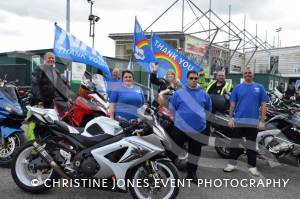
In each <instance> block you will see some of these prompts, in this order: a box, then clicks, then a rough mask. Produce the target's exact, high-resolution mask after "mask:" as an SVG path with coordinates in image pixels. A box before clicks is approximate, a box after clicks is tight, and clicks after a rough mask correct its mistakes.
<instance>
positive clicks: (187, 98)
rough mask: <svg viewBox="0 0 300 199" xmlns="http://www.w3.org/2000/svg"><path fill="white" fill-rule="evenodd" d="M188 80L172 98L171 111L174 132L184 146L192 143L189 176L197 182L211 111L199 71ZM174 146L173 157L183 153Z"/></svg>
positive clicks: (188, 76) (189, 150) (189, 146)
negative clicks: (200, 80)
mask: <svg viewBox="0 0 300 199" xmlns="http://www.w3.org/2000/svg"><path fill="white" fill-rule="evenodd" d="M187 79H188V84H187V85H186V86H185V87H183V88H182V89H179V90H177V91H176V92H175V93H174V94H173V96H171V98H170V111H171V113H172V114H173V116H174V128H173V130H172V132H171V134H170V136H171V137H172V139H173V141H174V142H175V143H176V145H177V146H178V147H180V148H182V147H183V145H184V143H185V142H187V143H188V152H189V155H188V164H187V171H188V174H187V178H188V179H192V180H193V182H197V179H198V177H197V174H196V171H197V164H198V160H199V158H200V154H201V146H202V144H203V143H206V140H207V136H206V135H204V134H203V131H204V130H205V128H206V117H207V113H208V112H211V100H210V97H209V95H208V94H207V93H206V92H205V91H204V90H203V89H202V88H201V87H199V86H198V85H197V82H198V79H199V77H198V73H197V72H196V71H189V72H188V74H187ZM176 145H175V147H173V148H172V152H171V153H169V152H168V153H169V154H170V155H169V157H170V158H171V159H173V160H175V159H176V156H177V155H178V154H179V153H180V150H179V151H178V148H177V146H176Z"/></svg>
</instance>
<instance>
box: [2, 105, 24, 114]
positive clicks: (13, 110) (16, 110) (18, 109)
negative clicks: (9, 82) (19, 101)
mask: <svg viewBox="0 0 300 199" xmlns="http://www.w3.org/2000/svg"><path fill="white" fill-rule="evenodd" d="M4 109H5V110H6V111H7V112H9V113H11V114H18V115H22V114H23V111H22V110H21V107H19V106H18V107H17V109H16V108H14V107H12V106H10V105H5V106H4Z"/></svg>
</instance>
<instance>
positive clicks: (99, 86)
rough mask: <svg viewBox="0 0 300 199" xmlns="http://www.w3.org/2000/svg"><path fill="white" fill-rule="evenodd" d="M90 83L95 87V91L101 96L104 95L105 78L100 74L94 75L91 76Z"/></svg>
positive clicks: (105, 89) (105, 87)
mask: <svg viewBox="0 0 300 199" xmlns="http://www.w3.org/2000/svg"><path fill="white" fill-rule="evenodd" d="M92 81H93V83H94V84H95V85H96V90H97V92H98V93H99V94H101V95H104V94H105V95H106V91H107V84H106V81H105V78H104V77H103V76H102V75H100V74H95V75H93V76H92Z"/></svg>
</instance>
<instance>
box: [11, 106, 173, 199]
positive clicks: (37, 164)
mask: <svg viewBox="0 0 300 199" xmlns="http://www.w3.org/2000/svg"><path fill="white" fill-rule="evenodd" d="M28 109H29V110H30V111H31V112H32V116H31V117H34V119H35V121H36V124H37V125H36V128H35V130H34V131H35V132H34V133H35V134H36V135H37V136H36V137H37V139H36V140H34V141H32V142H29V143H27V144H25V145H24V146H23V147H22V148H20V149H19V151H18V152H17V153H16V155H15V157H14V159H13V164H12V168H11V172H12V176H13V179H14V181H15V183H16V184H17V185H18V186H19V187H20V188H21V189H23V190H25V191H27V192H31V193H40V192H44V191H47V190H48V189H50V188H53V186H52V185H53V184H51V182H53V181H54V180H58V179H60V178H63V180H64V179H68V180H73V181H74V180H77V181H76V182H81V183H80V185H81V186H84V187H86V185H83V184H82V182H83V181H80V180H82V179H85V180H86V179H89V180H100V179H102V180H103V179H106V180H107V182H108V185H107V186H105V187H103V186H102V187H99V186H96V187H90V186H89V188H98V189H106V190H107V189H108V190H110V191H118V192H127V191H129V192H130V193H131V194H132V196H133V197H134V198H175V197H176V196H177V194H178V192H179V187H174V186H171V183H170V182H171V181H176V180H177V179H178V178H179V175H178V171H177V169H176V167H175V166H174V165H173V163H172V162H171V161H170V159H168V158H167V157H166V156H165V154H164V153H165V149H164V148H165V147H167V148H168V147H170V146H169V145H170V140H169V137H168V136H167V134H166V133H165V131H164V130H163V128H162V127H161V126H160V125H159V124H158V122H157V121H156V119H155V116H154V115H153V111H151V109H149V108H147V107H146V106H144V107H142V108H140V109H139V116H140V119H138V120H135V121H133V122H130V123H128V124H127V127H125V128H122V127H121V126H120V122H118V121H116V120H113V119H110V118H107V117H97V118H95V119H93V120H91V121H90V122H88V123H87V125H86V126H85V128H74V127H71V126H69V125H68V124H66V123H64V122H61V121H59V120H57V117H56V116H55V114H52V112H51V111H50V112H49V110H45V109H40V108H33V107H28ZM31 119H32V118H31ZM145 121H147V122H149V121H151V133H150V134H148V135H143V136H141V134H142V129H143V128H141V125H142V124H144V122H145ZM123 127H124V126H123ZM119 180H123V181H124V180H125V182H126V183H118V181H119ZM102 182H103V181H102ZM137 182H140V183H141V184H138V185H137ZM166 183H168V184H167V186H166Z"/></svg>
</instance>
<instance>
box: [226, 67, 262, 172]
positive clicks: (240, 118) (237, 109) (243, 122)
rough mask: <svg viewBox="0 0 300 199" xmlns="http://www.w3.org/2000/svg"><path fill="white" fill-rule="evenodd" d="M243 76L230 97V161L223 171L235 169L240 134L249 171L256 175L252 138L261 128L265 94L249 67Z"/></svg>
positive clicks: (254, 140) (253, 141) (254, 143)
mask: <svg viewBox="0 0 300 199" xmlns="http://www.w3.org/2000/svg"><path fill="white" fill-rule="evenodd" d="M243 75H244V82H243V83H241V84H238V85H237V86H236V87H235V88H234V89H233V91H232V93H231V96H230V113H229V122H228V126H229V127H230V128H233V130H232V141H231V148H230V157H231V158H232V160H230V162H229V164H228V165H227V166H226V167H225V168H224V171H225V172H231V171H233V170H235V169H236V160H237V158H238V156H239V155H240V152H241V149H240V148H239V146H240V144H241V143H243V140H242V137H245V138H246V140H247V141H246V146H245V147H246V149H247V157H248V165H249V172H250V173H251V174H252V175H254V176H259V173H258V171H257V169H256V137H257V133H258V130H263V129H264V128H265V118H266V110H267V108H266V102H267V101H268V96H267V94H266V91H265V89H264V87H263V86H262V85H261V84H258V83H255V82H253V74H252V70H251V68H249V67H247V68H245V69H244V73H243ZM259 113H261V116H260V115H259ZM259 116H260V117H259Z"/></svg>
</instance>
